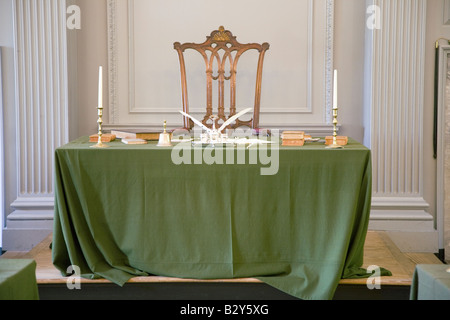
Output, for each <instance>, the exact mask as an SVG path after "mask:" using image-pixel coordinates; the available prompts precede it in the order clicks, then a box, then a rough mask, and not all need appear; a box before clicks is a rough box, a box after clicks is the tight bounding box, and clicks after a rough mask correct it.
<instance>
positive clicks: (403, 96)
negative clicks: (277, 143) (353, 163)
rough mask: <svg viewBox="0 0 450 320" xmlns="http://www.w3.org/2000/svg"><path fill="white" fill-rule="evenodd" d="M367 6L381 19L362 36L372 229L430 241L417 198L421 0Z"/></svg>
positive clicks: (430, 222)
mask: <svg viewBox="0 0 450 320" xmlns="http://www.w3.org/2000/svg"><path fill="white" fill-rule="evenodd" d="M369 2H370V4H375V5H377V6H378V7H379V8H380V10H379V14H380V15H381V17H380V21H381V28H380V29H374V30H368V31H367V33H368V37H367V40H368V42H367V48H368V50H369V52H367V53H368V57H370V58H369V59H368V60H367V61H366V63H367V65H366V70H367V71H368V73H367V74H366V76H367V79H366V81H368V84H367V87H366V90H368V91H367V92H366V100H365V103H366V110H368V112H370V113H369V121H367V122H366V123H368V124H369V127H368V128H367V129H368V139H366V140H368V141H369V143H370V148H371V150H372V162H373V198H372V203H373V206H372V208H373V211H372V217H373V220H375V221H376V222H377V223H376V225H377V227H380V226H382V228H389V229H391V228H394V229H395V230H397V231H401V230H405V231H408V232H409V231H411V230H412V229H414V231H415V232H425V233H429V234H430V237H432V238H433V241H434V239H435V236H436V230H435V228H434V218H433V217H432V216H431V215H430V214H429V213H428V212H427V210H428V207H429V204H428V203H427V202H426V201H425V200H424V198H423V188H424V178H423V166H424V161H423V153H424V143H423V110H424V91H425V86H424V78H425V58H426V53H425V49H426V44H425V36H426V34H425V32H426V20H427V19H426V15H427V4H426V0H396V1H390V0H374V1H369ZM383 219H384V220H385V222H386V223H383V222H382V220H383ZM418 220H420V221H423V222H425V223H421V224H417V223H416V222H417V221H418ZM372 225H373V224H372ZM417 239H420V237H417ZM420 241H421V240H420ZM430 243H431V242H430ZM418 247H420V246H418ZM436 247H437V245H436ZM433 250H434V248H433Z"/></svg>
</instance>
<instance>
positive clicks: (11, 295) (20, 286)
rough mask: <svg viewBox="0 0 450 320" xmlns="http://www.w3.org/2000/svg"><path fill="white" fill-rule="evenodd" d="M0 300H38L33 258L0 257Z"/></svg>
mask: <svg viewBox="0 0 450 320" xmlns="http://www.w3.org/2000/svg"><path fill="white" fill-rule="evenodd" d="M0 300H39V293H38V287H37V282H36V262H35V261H34V260H28V259H5V258H1V259H0Z"/></svg>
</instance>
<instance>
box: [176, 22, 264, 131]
mask: <svg viewBox="0 0 450 320" xmlns="http://www.w3.org/2000/svg"><path fill="white" fill-rule="evenodd" d="M206 39H207V40H206V41H205V42H204V43H198V44H197V43H184V44H180V43H179V42H175V43H174V49H175V50H176V51H177V52H178V56H179V60H180V69H181V89H182V102H183V111H184V112H185V113H186V114H189V102H188V91H187V80H186V65H185V57H184V51H185V50H186V49H193V50H196V51H198V52H199V53H200V54H201V55H202V56H203V58H204V60H205V66H206V95H207V97H206V115H205V117H204V118H203V120H202V123H203V124H204V125H205V126H207V127H209V128H211V127H212V124H213V121H215V123H216V128H218V127H220V124H221V123H223V122H225V121H227V120H228V119H229V118H230V117H232V116H233V115H235V114H236V78H237V77H236V74H237V66H238V62H239V59H240V58H241V56H242V54H244V53H245V52H247V51H248V50H257V51H259V59H258V65H257V72H256V90H255V102H254V106H253V118H252V119H251V120H249V121H241V120H239V119H238V120H236V121H235V123H233V124H231V125H230V126H229V127H228V128H227V129H234V128H237V127H240V126H247V127H249V128H252V129H258V127H259V113H260V101H261V82H262V71H263V62H264V56H265V53H266V51H267V50H268V49H269V47H270V46H269V44H268V43H263V44H257V43H250V44H241V43H239V42H238V41H237V40H236V37H235V36H233V34H232V33H231V32H230V31H228V30H225V29H224V27H220V28H219V30H215V31H213V32H212V33H211V35H210V36H207V37H206ZM227 63H229V64H228V65H227ZM214 66H217V70H214ZM227 70H229V74H226V73H227ZM214 81H217V83H218V105H217V109H218V110H217V113H214V112H213V85H214ZM226 81H229V88H230V90H229V92H230V106H229V111H228V115H226V112H225V105H224V104H225V98H224V92H225V85H226ZM199 120H200V119H199ZM183 125H184V128H186V129H189V130H191V129H192V128H193V126H194V123H193V122H192V120H191V119H189V118H187V117H185V116H183Z"/></svg>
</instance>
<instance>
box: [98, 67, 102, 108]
mask: <svg viewBox="0 0 450 320" xmlns="http://www.w3.org/2000/svg"><path fill="white" fill-rule="evenodd" d="M98 107H99V108H102V107H103V67H101V66H100V69H99V72H98Z"/></svg>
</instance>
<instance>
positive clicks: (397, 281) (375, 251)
mask: <svg viewBox="0 0 450 320" xmlns="http://www.w3.org/2000/svg"><path fill="white" fill-rule="evenodd" d="M51 240H52V239H51V235H50V236H49V237H48V238H46V239H45V240H44V241H43V242H41V243H40V244H39V245H37V246H36V247H35V248H34V249H33V250H31V251H30V252H6V253H5V254H3V255H2V256H0V258H7V259H34V260H35V261H36V263H37V268H36V278H37V282H38V285H49V284H64V285H65V284H66V282H67V278H64V277H62V276H61V274H60V272H59V271H58V270H57V269H56V268H55V267H54V266H53V264H52V258H51V249H50V243H51ZM441 263H442V262H441V261H440V260H439V259H438V258H437V257H436V256H435V255H434V254H432V253H402V252H401V251H400V250H399V249H398V248H397V247H396V246H395V245H394V243H393V242H392V241H391V240H390V239H389V236H388V235H387V234H386V233H384V232H374V231H369V232H368V235H367V240H366V245H365V253H364V264H363V267H365V268H367V267H368V266H371V265H376V266H380V267H383V268H386V269H388V270H390V271H391V272H392V276H390V277H381V286H397V287H398V286H400V287H401V286H405V287H409V286H410V285H411V282H412V277H413V273H414V269H415V266H416V265H417V264H441ZM187 282H188V283H191V284H195V283H197V284H198V283H207V284H227V283H228V284H230V283H231V284H232V283H234V284H236V283H245V284H258V283H261V282H260V281H259V280H257V279H252V278H247V279H232V280H186V279H177V278H166V277H157V276H150V277H135V278H132V279H131V280H130V281H129V283H130V284H133V283H134V284H144V283H147V284H149V283H153V284H154V283H159V284H176V283H187ZM107 283H110V282H109V281H108V280H88V279H82V280H81V284H107ZM340 285H344V286H345V285H348V286H358V285H359V286H366V285H367V280H366V279H358V280H357V279H349V280H341V282H340Z"/></svg>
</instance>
